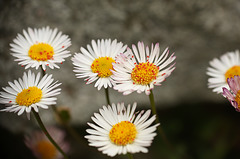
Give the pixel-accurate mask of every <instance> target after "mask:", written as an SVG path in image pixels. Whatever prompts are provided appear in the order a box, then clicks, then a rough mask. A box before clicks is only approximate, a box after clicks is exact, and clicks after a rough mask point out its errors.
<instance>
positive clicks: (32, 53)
mask: <svg viewBox="0 0 240 159" xmlns="http://www.w3.org/2000/svg"><path fill="white" fill-rule="evenodd" d="M28 55H29V57H30V58H31V59H32V60H37V61H47V60H50V59H52V57H53V55H54V50H53V47H52V46H51V45H49V44H45V43H39V44H34V45H32V46H31V47H30V49H29V51H28Z"/></svg>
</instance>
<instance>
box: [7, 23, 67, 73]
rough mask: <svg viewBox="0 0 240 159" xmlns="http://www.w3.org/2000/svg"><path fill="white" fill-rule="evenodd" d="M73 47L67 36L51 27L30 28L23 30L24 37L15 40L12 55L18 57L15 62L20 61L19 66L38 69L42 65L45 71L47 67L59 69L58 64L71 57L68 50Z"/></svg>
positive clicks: (19, 36) (19, 35) (12, 45)
mask: <svg viewBox="0 0 240 159" xmlns="http://www.w3.org/2000/svg"><path fill="white" fill-rule="evenodd" d="M70 45H71V41H70V39H69V37H68V36H67V35H63V34H62V32H58V30H57V29H56V28H55V29H54V30H52V29H50V28H49V27H43V28H41V29H32V28H28V31H25V30H23V35H21V34H18V35H17V37H16V38H15V39H14V40H13V43H11V44H10V46H11V49H10V50H11V54H12V55H13V56H14V57H16V58H17V59H15V61H19V63H18V64H19V65H21V66H25V69H28V68H30V67H32V68H34V67H35V68H36V69H38V68H39V66H40V65H42V68H43V70H46V66H49V67H50V68H51V69H53V68H54V67H56V68H59V66H58V65H56V63H62V62H63V61H65V60H64V58H67V57H69V56H70V54H69V51H67V50H66V49H67V48H68V47H69V46H70Z"/></svg>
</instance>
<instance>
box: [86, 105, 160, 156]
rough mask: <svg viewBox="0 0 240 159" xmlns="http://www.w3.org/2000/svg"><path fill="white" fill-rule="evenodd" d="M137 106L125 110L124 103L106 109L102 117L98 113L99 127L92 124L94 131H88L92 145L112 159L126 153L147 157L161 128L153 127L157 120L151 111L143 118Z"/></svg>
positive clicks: (94, 117)
mask: <svg viewBox="0 0 240 159" xmlns="http://www.w3.org/2000/svg"><path fill="white" fill-rule="evenodd" d="M136 105H137V104H136V103H134V104H133V106H132V108H131V106H130V104H129V105H128V107H127V108H125V106H124V103H121V104H119V103H118V104H117V105H115V104H112V106H108V107H106V106H103V108H102V109H99V113H94V116H93V117H92V120H93V121H94V123H95V124H92V123H88V125H89V126H90V127H92V128H93V129H87V132H88V133H89V134H90V135H86V136H85V138H87V139H88V141H89V145H90V146H94V147H98V150H99V151H102V153H103V154H107V155H109V156H112V157H113V156H115V155H117V154H126V153H137V152H143V153H147V152H148V149H147V148H146V147H149V146H150V145H151V143H152V141H153V139H154V137H155V136H156V135H157V134H156V133H155V130H156V129H157V126H158V125H159V124H155V125H153V126H150V125H151V124H152V123H153V122H154V120H155V119H156V116H155V115H154V116H152V117H151V118H150V119H148V117H149V116H150V114H151V111H150V110H148V111H146V112H145V113H144V111H141V112H140V113H139V114H137V113H134V112H135V109H136Z"/></svg>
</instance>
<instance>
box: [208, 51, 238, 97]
mask: <svg viewBox="0 0 240 159" xmlns="http://www.w3.org/2000/svg"><path fill="white" fill-rule="evenodd" d="M209 64H210V67H208V68H207V75H209V76H210V78H208V88H212V89H213V92H216V93H222V87H226V88H228V89H229V87H228V84H227V79H228V78H232V77H234V75H240V58H239V51H238V50H236V51H235V52H227V53H226V54H224V55H222V56H221V57H220V59H217V58H214V59H213V60H212V61H210V62H209Z"/></svg>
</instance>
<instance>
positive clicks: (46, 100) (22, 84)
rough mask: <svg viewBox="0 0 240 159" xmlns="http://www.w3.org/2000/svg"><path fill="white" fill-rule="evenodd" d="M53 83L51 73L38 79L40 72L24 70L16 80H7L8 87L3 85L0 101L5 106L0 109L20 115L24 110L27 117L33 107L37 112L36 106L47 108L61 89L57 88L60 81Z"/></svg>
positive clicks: (54, 102) (54, 101) (54, 100)
mask: <svg viewBox="0 0 240 159" xmlns="http://www.w3.org/2000/svg"><path fill="white" fill-rule="evenodd" d="M57 82H58V81H56V82H54V83H53V78H52V75H48V74H46V75H45V76H43V78H42V79H41V80H40V73H38V74H37V75H36V76H35V74H34V73H32V72H31V71H30V70H29V71H28V73H26V72H24V74H23V78H22V79H21V78H19V79H18V81H17V80H14V82H13V83H12V82H8V84H9V85H10V87H5V88H4V87H3V90H4V91H5V92H0V103H2V104H6V105H7V107H6V108H5V109H2V110H1V111H6V112H14V113H16V112H18V115H21V114H22V113H23V112H24V111H26V113H27V116H28V118H30V112H31V109H32V108H33V109H34V110H35V111H36V112H38V107H40V108H43V109H48V106H49V105H53V104H56V100H57V98H56V97H55V96H56V95H58V94H60V91H61V89H60V88H57V89H55V88H56V87H58V86H59V85H61V83H57Z"/></svg>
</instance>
